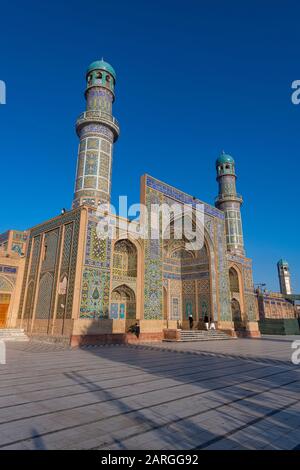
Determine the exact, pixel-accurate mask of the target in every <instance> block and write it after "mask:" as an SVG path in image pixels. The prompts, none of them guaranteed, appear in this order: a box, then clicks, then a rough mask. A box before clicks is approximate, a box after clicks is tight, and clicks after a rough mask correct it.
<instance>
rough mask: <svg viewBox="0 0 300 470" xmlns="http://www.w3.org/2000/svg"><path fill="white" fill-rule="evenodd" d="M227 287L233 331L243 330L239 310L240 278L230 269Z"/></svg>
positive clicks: (241, 316)
mask: <svg viewBox="0 0 300 470" xmlns="http://www.w3.org/2000/svg"><path fill="white" fill-rule="evenodd" d="M229 285H230V295H231V312H232V321H233V323H234V329H235V330H243V329H245V325H244V322H243V314H242V308H241V300H242V299H241V287H240V278H239V273H238V271H237V270H236V269H235V268H234V267H231V268H230V269H229Z"/></svg>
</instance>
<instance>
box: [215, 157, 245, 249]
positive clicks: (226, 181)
mask: <svg viewBox="0 0 300 470" xmlns="http://www.w3.org/2000/svg"><path fill="white" fill-rule="evenodd" d="M216 170H217V181H218V183H219V194H218V196H217V198H216V207H217V208H218V209H220V210H222V211H223V212H224V213H225V222H226V241H227V249H228V251H229V252H231V253H235V254H237V255H244V254H245V250H244V240H243V229H242V219H241V205H242V203H243V198H242V196H240V195H239V194H237V192H236V178H237V177H236V174H235V164H234V159H233V158H232V157H231V156H230V155H227V154H226V153H225V152H224V151H223V152H222V153H221V155H220V156H219V158H218V159H217V161H216Z"/></svg>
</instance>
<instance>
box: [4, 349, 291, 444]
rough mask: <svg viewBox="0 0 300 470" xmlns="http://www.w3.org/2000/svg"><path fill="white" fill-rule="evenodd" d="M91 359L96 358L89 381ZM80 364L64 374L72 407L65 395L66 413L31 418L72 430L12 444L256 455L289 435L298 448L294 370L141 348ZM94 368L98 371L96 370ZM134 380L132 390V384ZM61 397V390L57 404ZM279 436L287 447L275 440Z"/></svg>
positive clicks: (100, 354) (107, 352)
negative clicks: (69, 441)
mask: <svg viewBox="0 0 300 470" xmlns="http://www.w3.org/2000/svg"><path fill="white" fill-rule="evenodd" d="M77 351H78V350H77ZM89 355H92V356H93V357H94V358H95V359H96V362H95V361H93V372H92V377H91V375H90V373H89V372H88V364H89ZM79 358H80V361H79V362H80V364H81V365H80V370H78V368H77V370H76V366H74V367H73V370H72V371H71V372H65V373H64V375H65V376H66V377H68V378H71V379H72V381H73V383H74V385H76V393H74V394H73V393H72V392H71V393H70V396H71V395H72V396H73V398H72V402H71V401H70V403H68V401H67V400H68V398H66V394H64V395H62V397H65V401H63V402H62V409H60V410H59V409H57V408H56V409H54V410H53V411H51V412H49V411H47V410H45V411H41V412H40V414H38V415H31V416H28V418H27V419H28V422H29V420H30V419H31V418H34V416H36V417H41V419H42V417H43V416H47V415H49V414H52V415H58V416H59V414H60V413H62V417H63V416H64V414H65V416H66V423H67V422H68V419H67V418H68V416H69V414H68V413H71V416H72V418H75V424H69V425H67V424H66V425H65V426H64V427H63V428H61V427H60V428H59V429H57V430H56V429H55V427H51V428H49V430H45V431H41V432H39V431H38V430H37V429H38V427H37V428H36V429H35V428H32V432H31V435H29V436H27V437H22V438H20V439H19V440H18V441H15V442H13V443H12V444H14V445H16V444H17V443H18V442H23V441H27V440H28V439H31V441H32V443H33V445H34V447H35V448H36V449H41V448H46V445H47V446H48V448H51V443H50V441H49V442H47V436H48V435H53V434H57V435H58V436H60V435H61V442H62V444H61V447H62V448H63V446H64V444H63V442H64V440H63V436H64V435H66V436H67V435H68V432H69V431H70V433H71V435H72V436H73V435H74V440H73V442H74V448H96V449H113V448H118V449H123V450H124V449H136V448H144V449H150V448H154V449H159V448H162V449H193V448H197V449H230V448H238V449H251V448H263V447H265V446H267V445H271V444H272V443H273V447H274V448H282V447H284V445H283V443H284V442H285V439H286V436H287V437H289V438H290V442H289V444H286V445H289V447H290V448H292V447H296V446H297V445H299V442H300V434H299V429H298V433H297V432H296V431H295V429H294V428H295V427H296V425H295V424H290V420H292V421H293V423H295V417H296V411H298V412H299V395H300V394H299V391H300V378H299V369H297V368H296V367H294V366H292V365H291V364H290V365H289V366H287V365H286V364H283V363H282V364H278V363H277V362H276V361H273V363H266V362H264V360H263V358H261V362H258V361H257V358H256V359H255V360H253V359H245V358H243V359H241V358H238V357H232V356H231V355H228V356H226V354H224V353H222V354H218V353H215V354H214V355H213V356H212V355H207V356H202V355H199V354H190V353H188V352H174V351H168V350H160V349H158V348H151V347H149V348H148V347H143V346H134V347H130V346H119V347H117V346H110V347H92V348H85V349H84V350H83V351H81V352H80V351H79ZM258 359H259V358H258ZM82 361H83V362H86V364H87V370H86V371H84V370H82ZM97 364H99V372H97V371H96V372H95V370H94V367H95V365H97ZM115 370H117V371H120V370H122V374H120V373H119V372H118V374H116V373H115V372H114V371H115ZM120 375H121V376H120ZM127 377H128V378H127ZM132 378H133V379H134V380H133V382H135V383H133V384H132V385H130V383H131V382H132ZM58 390H59V389H58ZM77 392H78V393H77ZM84 394H87V396H86V398H84V400H82V397H83V395H84ZM59 395H60V391H58V393H57V394H56V396H55V397H53V399H57V398H58V399H59V398H60V396H59ZM75 396H76V397H75ZM51 400H52V399H51V398H49V399H48V400H47V404H48V403H49V402H50V401H51ZM77 412H78V419H77V417H76V413H77ZM85 413H86V417H85ZM24 419H26V417H24V414H22V416H21V417H20V418H18V416H17V415H16V419H15V421H16V422H15V425H16V426H18V422H19V421H21V422H22V420H24ZM267 423H268V424H269V427H268V428H266V429H264V427H263V425H264V424H267ZM297 425H299V423H298V424H297ZM29 426H30V424H29ZM275 431H278V436H277V437H276V432H275ZM59 433H61V434H59ZM65 433H66V434H65ZM91 433H92V435H93V438H94V440H93V443H89V441H88V438H87V437H86V438H85V439H86V444H84V439H83V438H84V437H85V434H89V435H90V434H91ZM280 433H281V434H282V436H283V440H282V439H281V440H280V441H278V440H277V438H278V437H279V436H280ZM271 434H272V437H270V436H271ZM77 435H78V437H77ZM77 439H78V440H77ZM292 439H294V441H292ZM297 439H299V440H298V441H297ZM2 446H3V445H2ZM0 447H1V446H0ZM3 447H5V445H4V446H3Z"/></svg>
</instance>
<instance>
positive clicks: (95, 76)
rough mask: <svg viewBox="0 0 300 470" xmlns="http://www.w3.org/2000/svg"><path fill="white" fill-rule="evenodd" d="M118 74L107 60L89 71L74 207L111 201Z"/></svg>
mask: <svg viewBox="0 0 300 470" xmlns="http://www.w3.org/2000/svg"><path fill="white" fill-rule="evenodd" d="M115 82H116V73H115V71H114V69H113V68H112V66H111V65H110V64H108V63H107V62H104V60H103V59H102V60H97V61H96V62H93V63H92V64H91V65H90V66H89V67H88V69H87V72H86V83H87V85H86V90H85V98H86V112H84V113H82V114H81V115H80V116H79V118H78V119H77V122H76V132H77V135H78V137H79V139H80V143H79V150H78V161H77V173H76V183H75V193H74V200H73V207H77V206H79V205H81V204H87V205H90V206H94V207H97V206H98V204H99V203H108V202H110V189H111V167H112V154H113V144H114V142H116V140H117V138H118V137H119V133H120V131H119V125H118V122H117V121H116V119H115V118H114V117H113V116H112V104H113V102H114V99H115V93H114V88H115Z"/></svg>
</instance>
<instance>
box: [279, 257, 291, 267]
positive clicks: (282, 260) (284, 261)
mask: <svg viewBox="0 0 300 470" xmlns="http://www.w3.org/2000/svg"><path fill="white" fill-rule="evenodd" d="M277 264H278V265H279V266H284V265H287V266H288V265H289V263H288V262H287V261H286V260H285V259H280V260H279V261H278V263H277Z"/></svg>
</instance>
